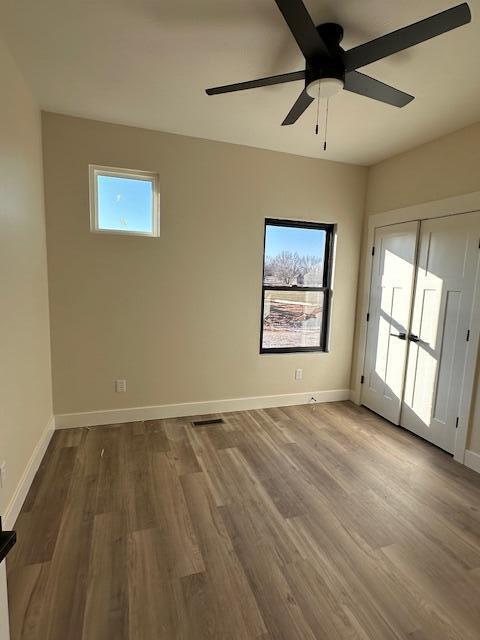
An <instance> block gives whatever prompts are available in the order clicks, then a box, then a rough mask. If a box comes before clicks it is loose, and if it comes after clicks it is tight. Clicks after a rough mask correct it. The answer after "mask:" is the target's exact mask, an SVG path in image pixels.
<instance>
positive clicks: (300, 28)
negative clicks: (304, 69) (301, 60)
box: [275, 0, 329, 59]
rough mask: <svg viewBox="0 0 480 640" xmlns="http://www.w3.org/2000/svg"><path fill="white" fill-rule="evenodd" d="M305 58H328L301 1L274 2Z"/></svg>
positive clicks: (284, 0) (322, 42) (324, 45)
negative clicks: (321, 56) (322, 56)
mask: <svg viewBox="0 0 480 640" xmlns="http://www.w3.org/2000/svg"><path fill="white" fill-rule="evenodd" d="M275 2H276V3H277V5H278V8H279V9H280V11H281V12H282V15H283V17H284V18H285V21H286V23H287V24H288V26H289V28H290V31H291V32H292V34H293V37H294V38H295V40H296V41H297V44H298V46H299V47H300V51H301V52H302V53H303V55H304V56H305V58H307V59H309V58H314V57H315V56H319V55H324V56H328V55H329V54H328V48H327V45H326V44H325V42H324V41H323V39H322V38H321V37H320V34H319V33H318V31H317V30H316V28H315V25H314V24H313V21H312V18H311V17H310V14H309V13H308V11H307V9H306V7H305V5H304V4H303V2H302V0H275Z"/></svg>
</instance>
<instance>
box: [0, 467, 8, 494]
mask: <svg viewBox="0 0 480 640" xmlns="http://www.w3.org/2000/svg"><path fill="white" fill-rule="evenodd" d="M6 479H7V462H6V460H3V461H2V462H0V488H2V489H3V487H4V486H5V481H6Z"/></svg>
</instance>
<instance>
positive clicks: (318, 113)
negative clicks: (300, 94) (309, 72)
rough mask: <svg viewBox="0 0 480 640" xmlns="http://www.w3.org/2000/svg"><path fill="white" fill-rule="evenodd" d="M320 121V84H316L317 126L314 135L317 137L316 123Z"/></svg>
mask: <svg viewBox="0 0 480 640" xmlns="http://www.w3.org/2000/svg"><path fill="white" fill-rule="evenodd" d="M319 119H320V82H319V83H318V99H317V126H316V127H315V134H316V135H317V136H318V121H319Z"/></svg>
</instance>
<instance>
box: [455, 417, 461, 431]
mask: <svg viewBox="0 0 480 640" xmlns="http://www.w3.org/2000/svg"><path fill="white" fill-rule="evenodd" d="M459 420H460V418H459V417H458V416H457V420H456V421H455V429H458V421H459Z"/></svg>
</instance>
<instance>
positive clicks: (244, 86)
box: [205, 71, 305, 96]
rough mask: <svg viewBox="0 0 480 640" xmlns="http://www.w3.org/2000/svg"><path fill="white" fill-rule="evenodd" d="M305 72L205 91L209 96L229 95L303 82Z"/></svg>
mask: <svg viewBox="0 0 480 640" xmlns="http://www.w3.org/2000/svg"><path fill="white" fill-rule="evenodd" d="M304 79H305V71H293V72H292V73H282V74H281V75H279V76H270V77H269V78H259V79H258V80H249V81H248V82H238V83H237V84H226V85H224V86H223V87H213V88H212V89H206V90H205V91H206V93H207V94H208V95H209V96H214V95H217V94H219V93H231V92H232V91H244V90H245V89H255V88H256V87H269V86H271V85H272V84H282V82H293V81H294V80H304Z"/></svg>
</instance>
